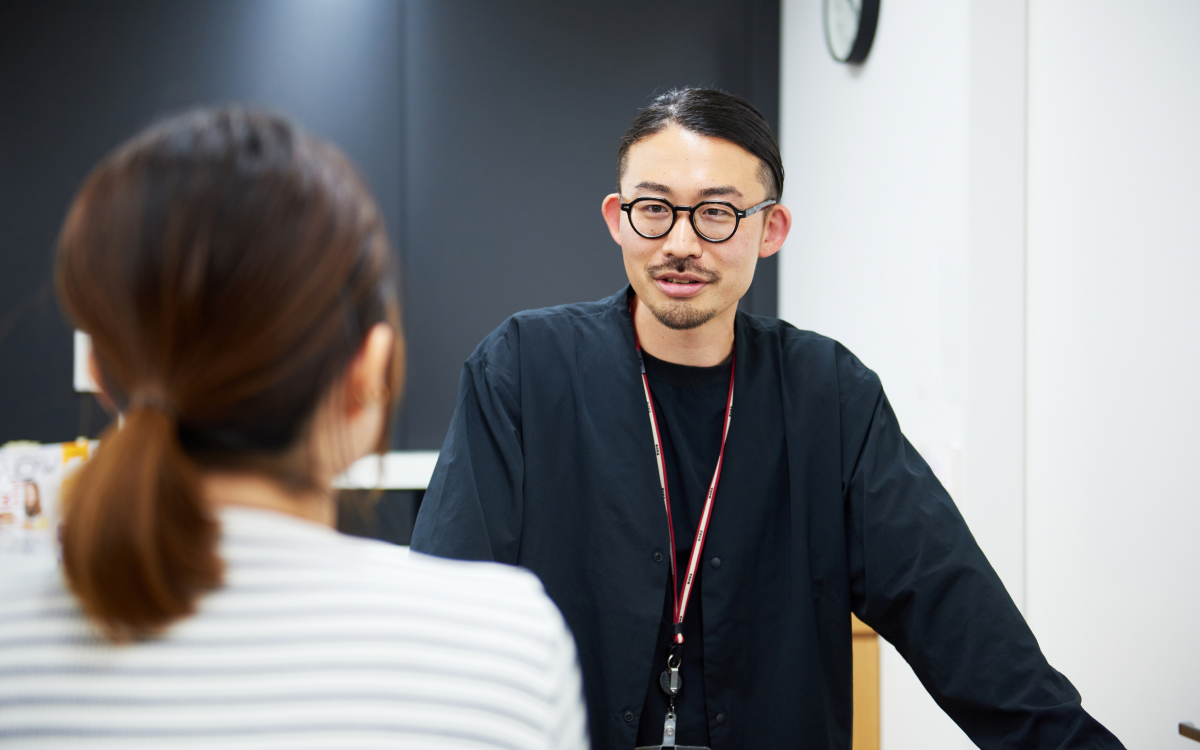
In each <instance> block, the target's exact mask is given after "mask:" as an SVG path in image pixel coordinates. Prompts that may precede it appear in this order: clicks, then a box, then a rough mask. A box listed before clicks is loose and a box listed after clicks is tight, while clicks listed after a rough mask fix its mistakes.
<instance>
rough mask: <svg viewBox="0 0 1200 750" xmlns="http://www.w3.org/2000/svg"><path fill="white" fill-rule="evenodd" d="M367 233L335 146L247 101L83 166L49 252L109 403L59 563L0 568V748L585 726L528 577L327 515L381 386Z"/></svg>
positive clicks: (384, 738) (154, 130) (387, 375)
mask: <svg viewBox="0 0 1200 750" xmlns="http://www.w3.org/2000/svg"><path fill="white" fill-rule="evenodd" d="M389 258H390V255H389V251H388V242H387V238H386V236H385V234H384V229H383V223H382V219H381V217H380V214H379V211H378V209H377V207H376V206H375V203H374V201H373V200H372V198H371V196H370V194H369V193H368V191H367V190H366V188H365V187H364V186H363V184H362V182H361V180H360V179H359V177H358V176H357V174H356V172H355V170H354V169H353V168H352V167H351V166H350V164H349V163H348V162H347V160H346V159H345V158H344V157H343V156H342V155H341V154H340V153H339V152H338V151H337V150H336V149H335V148H333V147H332V146H330V145H329V144H326V143H324V142H322V141H320V140H318V139H316V138H315V137H313V136H310V135H307V134H305V133H303V132H302V131H300V130H299V129H297V128H296V127H294V126H292V125H290V124H289V123H287V122H286V121H284V120H281V119H279V118H277V117H274V116H271V115H267V114H260V113H253V112H248V111H244V110H239V109H221V110H204V111H197V112H193V113H189V114H185V115H182V116H179V117H176V118H173V119H170V120H167V121H165V122H163V123H160V124H158V125H156V126H154V127H151V128H150V129H148V130H147V131H145V132H143V133H142V134H140V135H138V136H137V137H135V138H134V139H132V140H131V141H129V142H127V143H126V144H124V145H123V146H121V147H120V148H118V149H117V150H116V151H114V152H113V153H112V154H110V155H109V156H108V157H106V158H105V159H104V160H103V161H102V162H101V163H100V164H99V166H97V167H96V169H95V170H94V171H93V172H92V174H91V175H90V176H89V177H88V178H87V180H86V181H85V182H84V184H83V187H82V188H81V189H80V191H79V194H78V195H77V197H76V198H75V201H74V203H73V205H72V206H71V209H70V211H69V213H68V215H67V219H66V222H65V224H64V226H63V229H62V234H61V237H60V239H59V248H58V259H57V266H56V269H55V276H56V283H57V287H58V292H59V297H60V300H61V302H62V305H63V307H64V309H65V311H66V313H67V315H68V316H69V317H70V318H71V319H72V320H73V322H74V323H75V325H76V326H77V327H79V328H80V329H82V330H84V331H86V332H87V333H89V334H90V335H91V337H92V342H93V351H94V358H93V361H92V370H93V375H94V376H95V378H96V380H97V382H98V383H100V385H101V387H102V390H103V391H104V394H105V397H106V400H107V401H109V402H110V403H111V404H112V405H113V408H114V409H116V410H117V411H118V412H119V413H120V415H121V418H120V419H119V420H115V421H114V426H113V427H111V428H110V429H109V430H108V432H107V433H106V434H105V435H103V436H102V438H101V447H100V449H99V450H98V451H97V452H96V454H95V456H94V457H93V459H92V460H91V461H90V462H88V463H87V464H86V465H85V466H84V467H83V468H82V469H81V470H80V471H79V472H78V473H77V474H76V475H75V477H74V478H73V479H72V481H71V482H70V484H69V485H68V486H67V487H66V488H65V490H64V520H63V526H62V533H61V542H62V565H61V569H60V570H56V571H50V572H47V573H46V575H44V576H42V577H37V576H25V575H22V576H8V577H6V579H5V580H4V582H0V745H3V746H4V747H6V748H8V747H55V748H61V747H85V746H86V747H89V748H92V747H120V748H129V747H173V748H174V747H211V746H214V745H217V744H220V745H221V746H222V747H239V748H259V747H262V748H267V747H271V748H275V747H339V748H341V747H385V746H386V747H508V748H551V747H564V748H565V747H583V746H584V745H585V744H586V739H585V726H584V725H585V721H584V715H583V708H582V701H581V695H580V680H579V673H578V668H577V666H576V660H575V652H574V645H573V643H572V641H571V638H570V635H569V633H568V632H567V630H566V627H565V625H564V623H563V620H562V617H561V616H560V615H559V613H558V611H557V610H556V609H555V608H554V605H553V604H552V603H551V602H550V601H549V599H548V598H547V597H546V596H545V593H544V592H543V591H542V589H541V585H540V584H539V583H538V582H537V580H536V579H534V578H533V577H532V576H531V575H530V574H528V573H523V572H520V571H517V570H515V569H511V568H505V567H501V566H494V565H482V564H471V563H458V562H451V561H445V560H435V559H432V558H423V557H422V556H419V555H413V556H411V557H407V556H405V555H404V554H403V551H402V550H401V549H399V548H396V547H390V546H388V545H385V544H383V543H379V542H371V541H366V540H359V539H351V538H348V537H344V536H341V535H339V534H337V533H336V532H335V531H333V530H332V528H330V527H331V526H332V525H333V522H334V500H333V490H332V488H331V486H332V482H333V479H334V477H336V476H337V475H338V474H340V473H341V472H343V471H344V470H345V469H346V468H347V467H348V466H349V465H350V464H351V463H352V462H353V461H354V460H356V459H358V458H360V457H362V456H364V455H366V454H368V453H371V452H373V451H382V450H384V449H385V447H386V445H387V434H388V427H389V421H390V416H391V414H392V411H393V409H394V407H395V404H396V400H397V398H398V397H399V394H400V392H401V386H402V376H401V373H402V372H403V369H404V367H403V366H404V348H403V342H402V339H401V336H400V325H399V313H398V305H397V301H396V295H395V287H394V281H393V279H392V276H391V273H392V272H391V270H390V269H391V267H390V260H389ZM481 522H482V519H481ZM0 565H2V561H0Z"/></svg>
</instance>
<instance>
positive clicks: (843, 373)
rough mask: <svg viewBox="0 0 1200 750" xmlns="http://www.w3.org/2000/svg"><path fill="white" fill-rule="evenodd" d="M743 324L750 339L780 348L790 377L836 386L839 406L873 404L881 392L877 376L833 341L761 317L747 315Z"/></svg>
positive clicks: (817, 334)
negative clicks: (858, 399) (863, 400)
mask: <svg viewBox="0 0 1200 750" xmlns="http://www.w3.org/2000/svg"><path fill="white" fill-rule="evenodd" d="M744 323H745V326H746V330H747V332H748V333H749V334H750V335H751V337H752V338H755V339H758V340H759V341H760V342H761V343H763V344H768V345H776V346H778V347H779V350H780V352H781V355H782V364H783V367H784V368H785V371H786V372H787V374H788V376H789V377H802V378H803V377H813V376H816V377H818V378H819V379H822V380H824V379H832V380H833V382H836V384H837V389H838V392H839V396H840V399H841V402H842V404H845V403H846V402H847V401H849V400H850V399H851V398H854V397H855V396H865V397H867V398H869V399H871V400H872V401H873V400H874V398H875V395H876V394H877V392H878V391H879V390H882V386H881V385H880V382H879V376H878V375H876V374H875V372H874V371H873V370H871V369H870V368H869V367H867V366H866V365H865V364H863V362H862V360H860V359H859V358H858V357H856V356H855V355H854V353H853V352H851V351H850V350H849V349H848V348H846V347H845V346H844V345H843V344H842V343H841V342H840V341H837V340H836V339H833V338H830V337H829V336H823V335H821V334H819V333H816V332H814V331H806V330H803V329H800V328H797V327H796V326H794V325H792V324H791V323H788V322H787V321H786V320H781V319H779V318H771V317H767V316H762V315H748V314H747V315H745V317H744Z"/></svg>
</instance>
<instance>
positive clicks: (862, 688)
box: [850, 615, 879, 750]
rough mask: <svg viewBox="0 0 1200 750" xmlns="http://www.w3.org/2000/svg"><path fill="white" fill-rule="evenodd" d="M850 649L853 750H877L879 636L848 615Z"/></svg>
mask: <svg viewBox="0 0 1200 750" xmlns="http://www.w3.org/2000/svg"><path fill="white" fill-rule="evenodd" d="M850 632H851V634H852V643H853V648H854V741H853V744H852V748H853V750H879V636H878V635H877V634H876V633H875V631H874V630H871V628H870V627H868V626H867V625H866V624H865V623H863V622H862V621H861V620H859V619H858V618H857V617H855V616H854V615H850Z"/></svg>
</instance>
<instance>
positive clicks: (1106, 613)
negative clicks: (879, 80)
mask: <svg viewBox="0 0 1200 750" xmlns="http://www.w3.org/2000/svg"><path fill="white" fill-rule="evenodd" d="M1029 20H1030V24H1029V34H1030V38H1029V49H1030V57H1029V71H1030V76H1029V238H1028V243H1029V244H1028V247H1029V286H1028V293H1029V306H1028V318H1029V337H1028V362H1029V364H1028V374H1029V393H1028V395H1029V410H1028V449H1029V454H1028V470H1029V484H1028V492H1029V495H1028V496H1029V534H1028V543H1029V557H1028V564H1029V571H1028V575H1029V598H1028V602H1029V609H1028V616H1029V620H1030V622H1031V624H1032V625H1033V626H1034V629H1035V632H1036V633H1037V634H1038V638H1039V639H1040V641H1041V643H1042V646H1043V648H1044V650H1045V651H1046V654H1047V656H1049V658H1050V660H1051V662H1052V663H1053V664H1055V665H1056V666H1057V667H1058V668H1059V669H1060V670H1062V671H1063V673H1064V674H1066V675H1067V676H1068V677H1070V678H1071V680H1072V681H1073V682H1074V683H1075V685H1076V687H1078V688H1079V690H1080V692H1081V693H1082V694H1083V698H1084V705H1085V706H1086V707H1087V708H1088V709H1089V710H1091V711H1092V712H1093V713H1094V714H1096V715H1098V716H1102V717H1104V720H1105V721H1106V722H1107V723H1108V725H1109V726H1110V728H1111V729H1112V730H1113V731H1114V733H1116V734H1117V736H1118V737H1120V738H1121V739H1122V740H1123V741H1124V742H1125V744H1126V745H1127V746H1128V747H1130V748H1135V747H1138V748H1143V747H1144V748H1180V750H1186V748H1188V747H1197V746H1196V745H1195V743H1192V742H1190V741H1188V740H1185V739H1183V738H1182V737H1179V736H1178V734H1177V725H1178V723H1179V722H1180V721H1185V720H1190V721H1193V722H1200V585H1198V578H1200V541H1198V538H1197V529H1200V485H1198V484H1197V481H1196V469H1195V467H1197V466H1200V431H1198V428H1197V425H1200V396H1198V395H1197V394H1198V391H1197V371H1198V370H1200V44H1198V43H1197V41H1196V34H1197V30H1200V3H1197V2H1195V0H1152V1H1151V0H1140V1H1139V2H1136V3H1129V2H1118V1H1117V0H1072V1H1069V2H1068V1H1065V0H1060V1H1059V2H1040V1H1039V2H1033V3H1032V4H1031V7H1030V19H1029Z"/></svg>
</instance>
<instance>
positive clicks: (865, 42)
mask: <svg viewBox="0 0 1200 750" xmlns="http://www.w3.org/2000/svg"><path fill="white" fill-rule="evenodd" d="M824 11H825V12H824V18H825V44H826V45H828V47H829V54H831V55H833V59H834V60H837V61H838V62H844V63H860V62H862V61H863V60H866V59H867V53H869V52H870V51H871V42H873V41H875V26H876V25H877V24H878V23H879V0H824Z"/></svg>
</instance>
